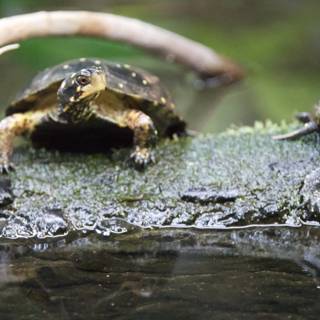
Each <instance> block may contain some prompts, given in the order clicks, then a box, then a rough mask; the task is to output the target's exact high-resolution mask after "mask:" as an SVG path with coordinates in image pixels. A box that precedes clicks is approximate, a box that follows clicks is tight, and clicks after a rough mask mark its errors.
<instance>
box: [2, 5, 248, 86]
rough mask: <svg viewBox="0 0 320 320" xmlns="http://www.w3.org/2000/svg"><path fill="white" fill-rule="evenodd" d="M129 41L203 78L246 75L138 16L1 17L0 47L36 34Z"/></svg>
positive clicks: (40, 14)
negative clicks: (139, 18) (133, 17)
mask: <svg viewBox="0 0 320 320" xmlns="http://www.w3.org/2000/svg"><path fill="white" fill-rule="evenodd" d="M73 35H81V36H88V37H99V38H106V39H110V40H114V41H120V42H125V43H128V44H131V45H134V46H137V47H139V48H143V49H145V50H148V51H151V52H154V53H157V54H159V55H161V56H164V57H165V58H167V59H169V60H170V61H175V62H177V63H180V64H182V65H185V66H187V67H189V68H191V69H192V70H194V71H195V72H197V73H199V74H200V76H201V77H204V78H206V77H214V76H217V75H223V76H224V82H229V83H230V82H234V81H236V80H239V79H241V78H242V77H243V71H242V69H241V68H240V67H239V66H238V65H236V64H235V63H233V62H231V61H229V60H227V59H225V58H224V57H222V56H220V55H218V54H217V53H215V52H214V51H213V50H211V49H210V48H208V47H206V46H204V45H202V44H200V43H197V42H195V41H192V40H189V39H187V38H184V37H182V36H180V35H177V34H175V33H173V32H170V31H167V30H165V29H162V28H159V27H156V26H154V25H151V24H149V23H145V22H142V21H139V20H137V19H132V18H127V17H122V16H117V15H113V14H107V13H95V12H87V11H52V12H36V13H30V14H23V15H18V16H12V17H8V18H3V19H0V46H4V45H7V44H10V43H12V42H17V41H20V40H25V39H29V38H34V37H45V36H73Z"/></svg>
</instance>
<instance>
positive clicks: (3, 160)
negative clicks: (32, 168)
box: [0, 111, 46, 173]
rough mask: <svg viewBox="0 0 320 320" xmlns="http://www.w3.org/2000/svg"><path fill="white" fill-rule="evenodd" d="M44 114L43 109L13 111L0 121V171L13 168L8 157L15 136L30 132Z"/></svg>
mask: <svg viewBox="0 0 320 320" xmlns="http://www.w3.org/2000/svg"><path fill="white" fill-rule="evenodd" d="M45 114H46V113H45V112H44V111H35V112H26V113H15V114H13V115H11V116H8V117H6V118H4V119H3V120H1V121H0V173H8V172H9V171H11V170H13V168H14V167H13V165H12V164H11V163H10V157H11V154H12V151H13V142H14V139H15V137H17V136H19V135H22V134H28V133H31V132H32V131H33V129H34V128H35V126H36V125H37V124H38V123H39V122H40V121H41V119H42V118H43V116H44V115H45Z"/></svg>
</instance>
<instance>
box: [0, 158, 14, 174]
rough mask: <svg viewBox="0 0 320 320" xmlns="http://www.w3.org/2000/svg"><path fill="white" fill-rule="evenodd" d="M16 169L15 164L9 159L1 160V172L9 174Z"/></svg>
mask: <svg viewBox="0 0 320 320" xmlns="http://www.w3.org/2000/svg"><path fill="white" fill-rule="evenodd" d="M10 171H14V165H13V164H12V163H10V162H8V161H3V160H0V174H8V173H9V172H10Z"/></svg>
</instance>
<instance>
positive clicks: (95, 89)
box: [0, 58, 186, 173]
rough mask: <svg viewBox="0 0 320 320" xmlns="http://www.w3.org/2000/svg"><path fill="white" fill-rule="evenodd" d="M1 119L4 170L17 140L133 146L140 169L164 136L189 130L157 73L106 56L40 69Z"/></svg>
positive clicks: (56, 144) (76, 145) (0, 149)
mask: <svg viewBox="0 0 320 320" xmlns="http://www.w3.org/2000/svg"><path fill="white" fill-rule="evenodd" d="M5 115H6V116H5V118H4V119H2V120H1V121H0V171H1V172H2V173H8V172H9V171H10V170H13V169H14V166H13V165H12V163H11V162H10V156H11V154H12V151H13V142H14V138H15V137H16V136H19V135H24V136H27V137H29V138H30V139H31V141H32V143H33V144H34V145H35V146H41V147H46V148H57V149H62V150H70V151H73V150H78V149H80V150H82V149H84V150H88V149H94V148H95V147H93V146H96V145H99V146H100V147H102V148H106V149H107V148H108V147H117V146H118V145H120V146H122V145H130V144H131V145H132V144H133V151H132V153H131V155H130V157H129V159H130V160H131V161H130V162H131V163H133V164H134V166H135V167H136V168H138V169H139V168H145V167H146V166H147V165H148V164H150V163H153V162H154V161H155V159H154V152H153V146H154V145H155V143H156V141H157V140H158V138H159V137H170V136H171V137H172V136H174V135H180V134H183V133H185V132H186V130H185V128H186V123H185V121H184V120H183V119H182V118H181V117H180V116H179V115H178V114H177V113H176V111H175V105H174V103H173V100H172V98H171V97H170V95H169V93H168V92H167V90H166V89H165V88H164V87H163V86H162V85H161V84H160V80H159V78H158V77H157V76H155V75H153V74H151V73H149V72H147V71H145V70H142V69H140V68H137V67H133V66H130V65H128V64H119V63H114V62H110V61H107V60H103V59H95V58H80V59H75V60H70V61H66V62H64V63H62V64H59V65H56V66H53V67H51V68H47V69H45V70H44V71H42V72H40V73H38V74H37V75H36V76H35V77H34V78H33V79H32V80H31V82H30V83H29V85H28V86H27V87H26V88H25V89H24V90H22V92H21V93H20V94H18V95H17V97H16V98H15V99H14V100H13V102H12V103H11V104H10V105H9V106H8V107H7V109H6V114H5Z"/></svg>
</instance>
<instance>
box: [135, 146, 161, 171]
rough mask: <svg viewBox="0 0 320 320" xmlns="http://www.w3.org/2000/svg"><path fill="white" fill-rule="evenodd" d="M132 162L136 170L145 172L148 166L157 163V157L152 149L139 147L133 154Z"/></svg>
mask: <svg viewBox="0 0 320 320" xmlns="http://www.w3.org/2000/svg"><path fill="white" fill-rule="evenodd" d="M130 161H131V163H132V164H133V166H134V167H135V168H136V169H138V170H143V169H144V168H145V167H146V166H147V165H149V164H151V163H154V162H155V157H154V154H153V152H152V151H151V150H150V149H148V148H140V147H137V148H136V149H135V150H134V152H132V153H131V155H130Z"/></svg>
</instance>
